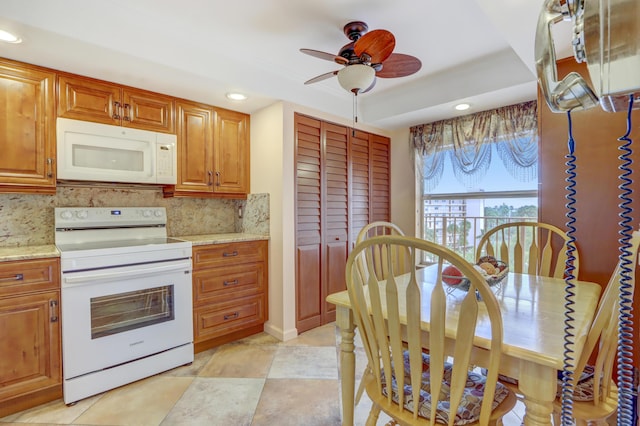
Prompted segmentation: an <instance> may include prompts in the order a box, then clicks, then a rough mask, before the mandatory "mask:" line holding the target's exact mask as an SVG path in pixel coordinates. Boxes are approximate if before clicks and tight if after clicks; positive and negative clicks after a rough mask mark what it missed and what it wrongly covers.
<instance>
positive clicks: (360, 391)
mask: <svg viewBox="0 0 640 426" xmlns="http://www.w3.org/2000/svg"><path fill="white" fill-rule="evenodd" d="M370 373H372V371H371V368H370V367H369V364H367V368H365V370H364V373H363V374H362V380H360V386H358V392H356V400H355V405H358V403H359V402H360V398H362V394H363V393H364V382H365V381H364V378H365V377H366V376H367V374H370Z"/></svg>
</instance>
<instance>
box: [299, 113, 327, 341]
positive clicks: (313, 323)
mask: <svg viewBox="0 0 640 426" xmlns="http://www.w3.org/2000/svg"><path fill="white" fill-rule="evenodd" d="M295 120H296V121H295V137H296V152H295V159H296V164H295V167H296V177H295V181H296V182H295V184H296V189H295V190H296V328H297V329H298V332H299V333H302V332H303V331H305V330H309V329H311V328H314V327H318V326H319V325H322V323H321V321H322V307H323V305H324V300H322V292H321V290H322V276H321V270H320V268H321V265H322V263H321V257H322V255H321V253H322V231H321V219H322V206H321V196H320V191H321V185H322V181H321V166H320V162H321V137H320V133H321V129H320V127H321V121H320V120H316V119H313V118H310V117H305V116H301V115H297V114H296V117H295Z"/></svg>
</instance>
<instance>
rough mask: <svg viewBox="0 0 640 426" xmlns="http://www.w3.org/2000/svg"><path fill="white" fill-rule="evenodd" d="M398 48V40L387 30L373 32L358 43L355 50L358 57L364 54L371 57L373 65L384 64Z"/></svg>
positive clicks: (354, 47)
mask: <svg viewBox="0 0 640 426" xmlns="http://www.w3.org/2000/svg"><path fill="white" fill-rule="evenodd" d="M395 47H396V38H395V37H394V36H393V34H391V33H390V32H389V31H387V30H373V31H371V32H368V33H366V34H365V35H363V36H362V37H360V38H359V39H358V41H356V43H355V45H354V46H353V50H354V52H355V54H356V55H358V56H362V54H363V53H365V54H367V55H369V56H370V57H371V63H379V62H384V61H385V59H387V58H388V57H389V56H390V55H391V53H392V52H393V49H394V48H395Z"/></svg>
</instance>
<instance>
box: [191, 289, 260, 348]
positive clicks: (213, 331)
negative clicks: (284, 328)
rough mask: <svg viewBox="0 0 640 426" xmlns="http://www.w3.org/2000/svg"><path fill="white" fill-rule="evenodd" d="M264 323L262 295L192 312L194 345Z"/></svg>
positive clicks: (196, 309)
mask: <svg viewBox="0 0 640 426" xmlns="http://www.w3.org/2000/svg"><path fill="white" fill-rule="evenodd" d="M265 321H266V315H265V299H264V296H263V295H261V294H260V295H256V296H249V297H244V298H240V299H235V300H233V301H232V302H229V303H220V304H215V305H211V306H207V307H202V308H195V309H194V311H193V328H194V330H193V334H194V341H195V342H196V343H198V342H201V341H203V340H207V339H212V338H215V337H219V336H224V335H225V334H229V333H233V332H234V331H238V330H242V329H245V328H248V327H252V326H256V325H260V324H262V323H264V322H265Z"/></svg>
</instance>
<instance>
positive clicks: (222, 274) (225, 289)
mask: <svg viewBox="0 0 640 426" xmlns="http://www.w3.org/2000/svg"><path fill="white" fill-rule="evenodd" d="M264 281H265V274H264V263H263V262H260V263H251V264H246V265H237V266H229V267H226V268H212V269H204V270H199V271H196V272H194V273H193V305H194V306H200V305H203V304H205V303H212V302H217V301H221V300H225V299H229V298H232V297H233V298H237V297H242V296H247V295H252V294H256V293H262V292H264V291H265V282H264Z"/></svg>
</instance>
